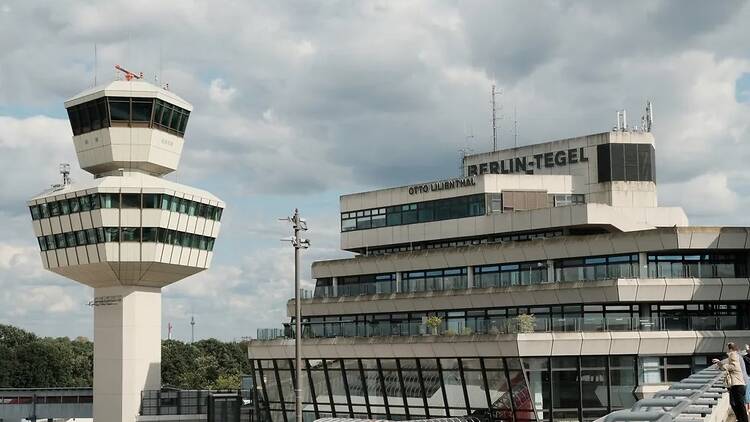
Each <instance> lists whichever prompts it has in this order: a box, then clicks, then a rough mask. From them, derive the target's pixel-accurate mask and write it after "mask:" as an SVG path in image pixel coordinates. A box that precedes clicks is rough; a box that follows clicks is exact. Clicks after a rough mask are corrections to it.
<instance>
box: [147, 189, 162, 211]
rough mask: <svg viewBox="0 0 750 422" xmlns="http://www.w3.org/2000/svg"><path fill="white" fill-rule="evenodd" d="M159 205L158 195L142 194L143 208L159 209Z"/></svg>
mask: <svg viewBox="0 0 750 422" xmlns="http://www.w3.org/2000/svg"><path fill="white" fill-rule="evenodd" d="M160 205H161V198H160V195H159V194H158V193H144V194H143V208H149V209H152V208H159V206H160Z"/></svg>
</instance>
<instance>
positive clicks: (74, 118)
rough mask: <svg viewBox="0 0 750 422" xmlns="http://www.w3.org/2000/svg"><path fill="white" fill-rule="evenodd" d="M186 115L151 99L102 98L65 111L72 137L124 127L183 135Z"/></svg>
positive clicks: (181, 110) (178, 109)
mask: <svg viewBox="0 0 750 422" xmlns="http://www.w3.org/2000/svg"><path fill="white" fill-rule="evenodd" d="M189 116H190V112H189V111H187V110H185V109H183V108H181V107H177V106H176V105H172V104H169V103H167V102H165V101H162V100H159V99H155V98H129V97H104V98H98V99H96V100H92V101H89V102H86V103H83V104H79V105H76V106H72V107H70V108H68V119H69V120H70V126H71V128H72V129H73V135H83V134H85V133H88V132H91V131H94V130H99V129H102V128H107V127H111V126H119V127H122V126H127V127H152V128H156V129H160V130H163V131H165V132H169V133H172V134H175V135H178V136H183V135H184V134H185V128H186V127H187V122H188V118H189Z"/></svg>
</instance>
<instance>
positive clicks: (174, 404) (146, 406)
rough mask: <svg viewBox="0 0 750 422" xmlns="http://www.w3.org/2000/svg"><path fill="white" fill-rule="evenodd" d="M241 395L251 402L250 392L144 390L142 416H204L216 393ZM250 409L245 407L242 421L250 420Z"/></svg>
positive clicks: (142, 394) (142, 393)
mask: <svg viewBox="0 0 750 422" xmlns="http://www.w3.org/2000/svg"><path fill="white" fill-rule="evenodd" d="M238 392H239V393H240V395H241V396H242V397H243V398H245V399H247V400H250V398H251V396H252V391H249V390H177V389H174V390H172V389H163V390H144V391H142V392H141V415H143V416H154V415H204V414H207V413H208V400H209V397H210V396H211V395H212V394H215V393H238ZM249 413H250V408H246V407H244V406H243V408H242V413H241V420H242V421H246V420H250V419H249V416H248V415H249Z"/></svg>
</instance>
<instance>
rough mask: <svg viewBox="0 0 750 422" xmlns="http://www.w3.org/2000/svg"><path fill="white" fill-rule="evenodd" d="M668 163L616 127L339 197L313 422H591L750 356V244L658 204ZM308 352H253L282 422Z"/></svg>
mask: <svg viewBox="0 0 750 422" xmlns="http://www.w3.org/2000/svg"><path fill="white" fill-rule="evenodd" d="M655 161H656V160H655V143H654V138H653V136H652V134H651V133H650V132H645V131H629V130H624V129H620V130H613V131H612V132H606V133H599V134H594V135H588V136H582V137H577V138H571V139H564V140H558V141H553V142H546V143H541V144H537V145H530V146H525V147H519V148H513V149H507V150H500V151H494V152H488V153H483V154H477V155H470V156H467V157H465V159H464V162H463V165H464V174H463V176H462V177H460V178H458V179H450V180H440V181H434V182H428V183H419V184H415V185H408V186H402V187H397V188H390V189H382V190H376V191H371V192H363V193H356V194H351V195H343V196H342V197H341V200H340V207H341V210H340V212H341V249H343V250H345V251H349V252H352V253H354V254H355V256H353V257H352V258H347V259H338V260H329V261H319V262H315V263H313V266H312V276H313V277H314V278H315V280H316V286H315V291H314V294H313V297H312V298H310V299H303V302H302V315H303V321H302V324H303V335H304V342H303V357H304V362H305V367H304V368H303V377H304V379H303V380H302V382H303V383H302V384H303V386H302V388H303V390H304V397H303V406H304V411H305V415H304V417H305V419H306V420H310V421H312V420H314V419H317V418H321V417H326V416H333V417H354V418H363V419H365V418H366V419H424V418H429V417H444V416H465V415H473V416H476V417H479V418H483V419H485V420H516V421H526V420H539V421H578V420H582V421H589V420H594V419H597V418H599V417H601V416H603V415H605V414H607V413H610V412H612V411H613V410H617V409H620V408H624V407H629V406H630V405H631V404H632V403H634V402H635V401H636V400H637V399H638V398H642V397H644V396H648V395H649V394H653V392H655V391H658V390H660V389H663V388H665V387H666V385H668V384H669V383H670V382H674V381H679V380H680V379H682V378H684V377H686V376H688V375H689V374H690V373H692V372H694V371H696V370H698V369H701V368H704V367H706V366H708V365H709V364H710V361H711V358H713V357H719V356H721V355H722V354H723V350H724V345H725V344H726V342H727V341H730V340H731V341H735V342H739V343H740V344H744V343H747V342H750V320H749V318H748V304H749V303H750V302H749V301H748V294H749V288H750V279H748V261H749V258H748V257H749V255H748V249H749V248H750V230H748V228H745V227H694V226H690V225H689V224H688V219H687V217H686V215H685V213H684V212H683V210H682V209H681V208H671V207H660V206H658V202H657V189H656V166H655ZM288 313H289V315H290V319H291V321H290V323H288V324H286V326H287V331H288V332H287V335H288V337H292V332H291V330H292V328H293V326H294V324H293V318H291V317H292V316H293V315H294V303H293V301H290V302H289V304H288ZM293 344H294V343H293V340H290V339H275V340H269V341H253V342H251V345H250V350H249V354H250V359H251V360H252V362H253V371H254V374H253V376H254V382H255V385H256V386H257V388H258V389H259V390H258V391H259V399H260V401H261V402H262V403H261V405H260V409H261V411H263V412H265V414H266V415H267V416H268V417H270V419H271V420H273V421H277V422H291V421H292V420H293V416H294V387H293V376H294V368H293V364H294V359H293V358H294V347H293Z"/></svg>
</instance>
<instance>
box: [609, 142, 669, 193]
mask: <svg viewBox="0 0 750 422" xmlns="http://www.w3.org/2000/svg"><path fill="white" fill-rule="evenodd" d="M596 155H597V169H598V176H599V183H602V182H615V181H626V182H653V181H655V180H656V159H655V155H656V153H655V150H654V146H653V145H651V144H617V143H612V144H601V145H597V146H596Z"/></svg>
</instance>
